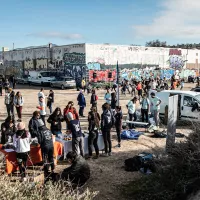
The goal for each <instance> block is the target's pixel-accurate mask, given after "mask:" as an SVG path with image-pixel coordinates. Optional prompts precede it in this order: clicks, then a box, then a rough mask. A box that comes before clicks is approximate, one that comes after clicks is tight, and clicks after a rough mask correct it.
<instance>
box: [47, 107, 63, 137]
mask: <svg viewBox="0 0 200 200" xmlns="http://www.w3.org/2000/svg"><path fill="white" fill-rule="evenodd" d="M63 121H64V117H63V115H62V113H61V109H60V108H58V107H57V108H56V109H55V110H54V112H53V114H51V115H50V116H49V118H48V120H47V122H48V123H50V124H51V132H52V133H53V134H54V135H56V137H59V136H60V135H61V134H62V123H61V122H63Z"/></svg>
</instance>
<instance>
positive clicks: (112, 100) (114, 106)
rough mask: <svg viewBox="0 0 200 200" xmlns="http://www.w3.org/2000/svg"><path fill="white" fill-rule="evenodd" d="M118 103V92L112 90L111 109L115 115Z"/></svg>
mask: <svg viewBox="0 0 200 200" xmlns="http://www.w3.org/2000/svg"><path fill="white" fill-rule="evenodd" d="M116 104H117V97H116V93H115V92H112V93H111V110H112V115H113V116H114V113H115V108H116Z"/></svg>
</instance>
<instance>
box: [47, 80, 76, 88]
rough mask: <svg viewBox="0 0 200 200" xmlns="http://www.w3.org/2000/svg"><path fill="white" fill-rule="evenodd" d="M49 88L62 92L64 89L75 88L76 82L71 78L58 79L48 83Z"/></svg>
mask: <svg viewBox="0 0 200 200" xmlns="http://www.w3.org/2000/svg"><path fill="white" fill-rule="evenodd" d="M50 86H51V87H58V88H61V89H62V90H64V89H65V88H75V87H76V81H75V80H74V79H73V78H71V77H58V78H56V79H55V80H54V81H51V82H50Z"/></svg>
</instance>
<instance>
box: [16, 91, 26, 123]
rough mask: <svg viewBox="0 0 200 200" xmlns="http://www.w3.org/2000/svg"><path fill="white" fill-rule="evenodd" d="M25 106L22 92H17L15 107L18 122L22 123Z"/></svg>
mask: <svg viewBox="0 0 200 200" xmlns="http://www.w3.org/2000/svg"><path fill="white" fill-rule="evenodd" d="M23 104H24V98H23V97H22V95H21V92H17V93H16V95H15V97H14V105H15V108H16V111H17V116H18V120H17V121H18V122H21V121H22V106H23Z"/></svg>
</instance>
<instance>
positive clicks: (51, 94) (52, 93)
mask: <svg viewBox="0 0 200 200" xmlns="http://www.w3.org/2000/svg"><path fill="white" fill-rule="evenodd" d="M47 99H48V100H47V107H48V108H49V110H50V114H51V113H52V109H53V108H52V104H53V103H54V92H53V90H50V91H49V96H48V98H47Z"/></svg>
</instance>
